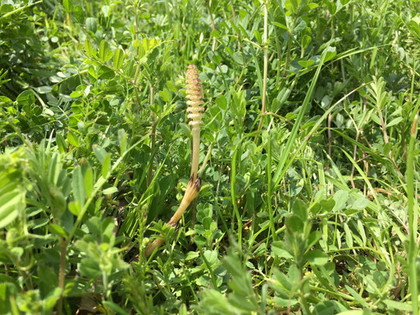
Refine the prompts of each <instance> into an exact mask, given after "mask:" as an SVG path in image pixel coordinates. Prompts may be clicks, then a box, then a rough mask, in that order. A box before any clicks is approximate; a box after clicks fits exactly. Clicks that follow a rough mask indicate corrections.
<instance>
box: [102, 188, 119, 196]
mask: <svg viewBox="0 0 420 315" xmlns="http://www.w3.org/2000/svg"><path fill="white" fill-rule="evenodd" d="M116 192H118V188H117V187H109V188H106V189H104V190H103V191H102V193H103V194H104V195H111V194H114V193H116Z"/></svg>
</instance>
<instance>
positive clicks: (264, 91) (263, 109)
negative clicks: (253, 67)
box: [254, 0, 268, 140]
mask: <svg viewBox="0 0 420 315" xmlns="http://www.w3.org/2000/svg"><path fill="white" fill-rule="evenodd" d="M267 7H268V0H266V1H264V32H263V43H262V45H263V49H264V69H263V85H262V101H261V118H260V123H259V125H258V131H261V129H262V126H263V123H264V118H265V113H266V112H267V77H268V8H267ZM257 136H258V134H257V135H256V136H255V139H254V140H256V139H257Z"/></svg>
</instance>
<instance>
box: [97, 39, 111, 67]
mask: <svg viewBox="0 0 420 315" xmlns="http://www.w3.org/2000/svg"><path fill="white" fill-rule="evenodd" d="M112 56H113V53H112V50H111V48H110V47H109V44H108V42H107V41H106V40H103V41H101V43H100V44H99V55H98V57H99V59H100V60H101V61H102V62H104V63H105V62H107V61H108V60H109V59H111V58H112Z"/></svg>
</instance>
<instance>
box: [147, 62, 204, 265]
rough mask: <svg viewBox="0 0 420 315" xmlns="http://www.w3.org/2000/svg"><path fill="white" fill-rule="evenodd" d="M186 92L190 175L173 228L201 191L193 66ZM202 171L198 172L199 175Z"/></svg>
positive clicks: (199, 112)
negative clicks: (189, 136) (190, 143)
mask: <svg viewBox="0 0 420 315" xmlns="http://www.w3.org/2000/svg"><path fill="white" fill-rule="evenodd" d="M186 91H187V104H188V109H187V112H188V118H189V120H190V121H189V125H190V126H191V137H192V145H191V175H190V180H189V182H188V186H187V189H186V190H185V193H184V197H183V198H182V201H181V204H180V205H179V207H178V209H177V210H176V211H175V213H174V215H173V216H172V218H171V219H170V220H169V222H168V225H170V226H175V225H176V224H177V223H178V221H179V220H180V219H181V217H182V215H183V214H184V212H185V210H187V208H188V207H189V205H190V204H191V202H192V201H193V200H194V199H195V198H197V196H198V193H199V192H200V189H201V179H200V178H199V177H198V164H199V158H200V125H201V124H202V123H203V122H202V121H201V118H202V117H203V112H204V108H203V106H202V105H203V104H204V101H203V97H204V95H203V89H202V87H201V84H200V79H199V73H198V69H197V67H196V66H195V65H189V66H188V69H187V74H186ZM202 171H203V170H200V173H201V172H202ZM164 242H165V241H164V240H163V239H162V238H158V239H156V240H154V241H153V242H152V243H150V244H149V245H147V247H146V249H145V251H144V255H145V256H146V257H149V256H150V255H151V254H152V253H153V252H154V251H155V249H157V248H158V247H160V246H161V245H162V244H163V243H164Z"/></svg>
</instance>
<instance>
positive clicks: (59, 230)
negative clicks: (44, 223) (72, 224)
mask: <svg viewBox="0 0 420 315" xmlns="http://www.w3.org/2000/svg"><path fill="white" fill-rule="evenodd" d="M48 229H49V230H50V232H51V233H53V234H55V235H58V236H61V237H64V238H67V232H66V231H65V230H64V229H63V227H62V226H60V225H57V224H54V223H51V224H49V225H48Z"/></svg>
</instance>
